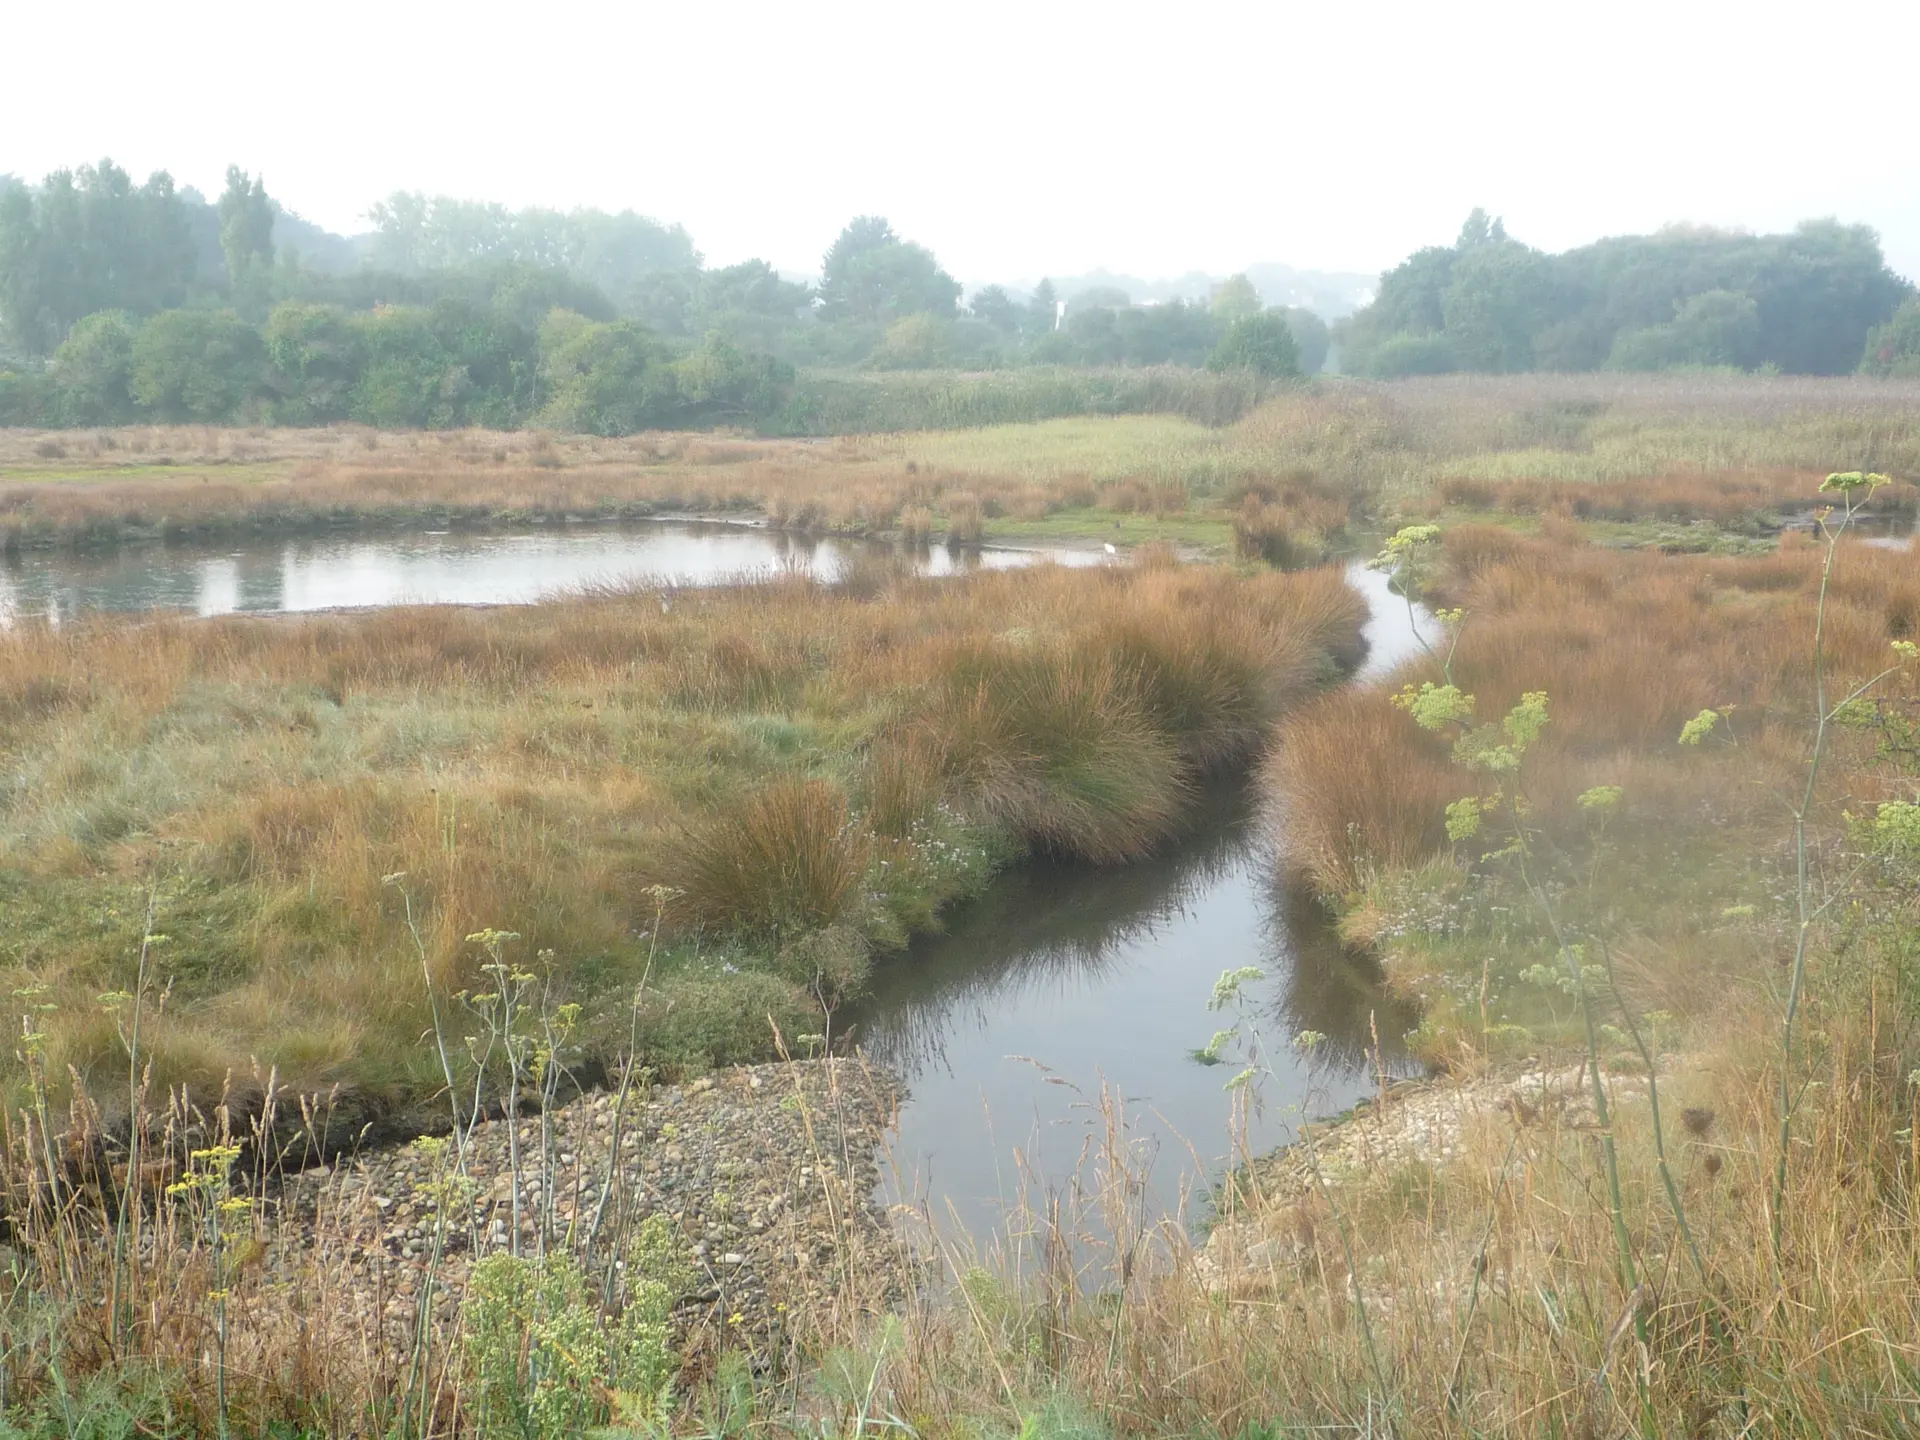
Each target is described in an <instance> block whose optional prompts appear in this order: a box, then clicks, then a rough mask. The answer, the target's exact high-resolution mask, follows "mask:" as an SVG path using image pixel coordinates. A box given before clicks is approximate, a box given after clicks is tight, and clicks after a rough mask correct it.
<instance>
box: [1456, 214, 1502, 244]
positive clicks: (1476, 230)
mask: <svg viewBox="0 0 1920 1440" xmlns="http://www.w3.org/2000/svg"><path fill="white" fill-rule="evenodd" d="M1506 238H1507V223H1506V221H1504V220H1502V219H1501V218H1500V217H1499V216H1497V215H1496V216H1494V217H1492V218H1491V219H1489V218H1488V216H1487V212H1486V211H1485V210H1482V209H1481V208H1480V207H1479V206H1478V205H1476V206H1474V207H1473V209H1472V211H1471V212H1469V214H1468V215H1467V218H1466V221H1465V223H1464V224H1462V225H1461V227H1460V238H1459V239H1457V240H1455V241H1454V242H1453V248H1454V249H1455V250H1472V249H1473V248H1475V247H1476V246H1479V245H1498V244H1501V243H1503V242H1504V241H1505V240H1506Z"/></svg>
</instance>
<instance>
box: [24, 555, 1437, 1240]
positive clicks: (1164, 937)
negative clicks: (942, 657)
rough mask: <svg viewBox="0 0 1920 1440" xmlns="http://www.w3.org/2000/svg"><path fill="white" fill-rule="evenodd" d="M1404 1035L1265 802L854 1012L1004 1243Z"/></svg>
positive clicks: (615, 567) (843, 562)
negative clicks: (1261, 1048)
mask: <svg viewBox="0 0 1920 1440" xmlns="http://www.w3.org/2000/svg"><path fill="white" fill-rule="evenodd" d="M891 551H892V547H889V546H875V545H867V544H863V543H861V542H849V541H836V540H817V541H816V540H804V539H799V538H796V537H792V536H787V535H782V534H778V533H774V532H770V531H766V530H762V529H758V528H755V527H749V526H738V525H717V524H702V523H696V522H685V523H682V522H653V523H647V524H641V525H629V526H618V527H604V528H590V527H574V528H552V527H549V528H547V529H543V530H540V531H534V532H524V533H506V534H502V533H486V534H462V533H452V534H449V533H444V532H439V533H431V532H429V533H414V534H407V535H399V536H392V535H383V536H377V537H356V538H326V539H298V540H288V541H280V542H265V541H262V542H257V543H249V544H243V545H239V546H217V547H216V546H198V547H195V546H165V547H161V546H140V547H133V548H129V549H126V550H121V551H116V552H109V553H105V554H97V555H75V554H70V553H47V554H29V555H25V556H11V557H8V556H0V624H4V623H7V622H9V621H10V620H15V619H18V618H20V617H27V616H44V617H47V618H50V619H52V620H54V621H56V622H58V621H61V620H65V619H69V618H71V617H73V616H75V615H78V614H79V613H81V612H84V611H88V610H111V611H144V610H153V609H179V610H186V611H189V612H192V613H197V614H200V615H218V614H226V613H231V612H236V611H245V612H271V611H306V610H319V609H330V608H335V607H353V606H381V605H393V604H400V603H422V602H425V603H463V604H513V603H525V602H530V601H533V600H536V599H538V598H540V597H542V596H547V595H553V594H557V593H564V592H567V591H570V590H578V589H581V588H583V587H589V586H593V585H603V584H612V585H626V586H632V585H661V586H670V585H710V584H718V583H724V582H728V581H738V580H742V579H751V578H753V577H755V576H759V577H765V576H767V575H769V574H773V573H777V572H781V571H791V570H795V569H798V570H802V571H805V572H806V573H809V574H813V575H816V576H819V577H821V578H826V579H830V578H833V577H834V576H836V575H839V574H841V573H843V571H844V570H845V567H846V566H847V564H848V563H849V562H850V561H851V560H852V559H854V558H855V557H856V556H858V555H861V554H863V553H890V552H891ZM913 554H914V559H915V564H916V565H917V567H918V568H919V569H921V570H922V571H923V572H925V573H929V574H945V573H951V572H953V571H955V570H959V569H965V568H976V567H981V566H987V567H1003V566H1010V565H1020V564H1027V563H1031V562H1033V561H1035V560H1040V559H1053V560H1057V561H1060V562H1062V563H1068V564H1097V563H1105V562H1106V561H1107V560H1108V556H1107V555H1106V554H1105V552H1104V551H1096V552H1091V553H1089V552H1087V551H1084V550H1058V551H1041V550H998V549H988V550H973V551H966V552H951V551H948V550H946V549H944V548H933V549H926V548H922V549H920V550H918V551H917V552H913ZM1348 573H1349V578H1350V579H1351V581H1352V583H1354V584H1355V585H1356V586H1357V587H1358V588H1360V589H1361V590H1362V592H1363V593H1365V594H1366V596H1367V599H1368V603H1369V606H1370V608H1371V612H1372V619H1371V620H1370V621H1369V623H1368V626H1367V639H1368V642H1369V651H1368V657H1367V661H1366V665H1365V668H1364V669H1363V671H1362V677H1361V678H1365V677H1366V676H1369V675H1374V674H1379V673H1383V672H1384V671H1386V670H1388V669H1390V668H1392V667H1393V666H1394V665H1396V664H1398V663H1399V662H1400V661H1401V660H1403V659H1405V658H1406V657H1407V656H1408V654H1409V653H1410V652H1411V651H1412V650H1413V649H1414V647H1415V645H1416V637H1415V632H1414V628H1413V623H1414V622H1413V621H1412V619H1411V617H1410V616H1409V613H1408V611H1407V608H1406V605H1405V603H1404V602H1403V601H1402V600H1400V599H1399V598H1398V597H1396V596H1394V595H1392V594H1391V593H1390V592H1389V591H1388V589H1387V586H1386V583H1385V581H1384V579H1383V578H1382V577H1381V576H1378V575H1375V574H1373V573H1371V572H1369V571H1367V570H1366V569H1365V568H1364V567H1361V566H1357V565H1356V566H1353V567H1351V568H1350V569H1349V572H1348ZM1248 965H1250V966H1254V967H1257V968H1258V969H1259V970H1260V971H1261V972H1262V978H1261V979H1260V980H1258V981H1256V982H1254V983H1253V984H1252V985H1251V986H1250V987H1249V988H1248V990H1247V992H1246V995H1247V1010H1248V1013H1249V1014H1250V1016H1251V1017H1252V1018H1253V1019H1255V1020H1256V1021H1257V1023H1258V1025H1259V1026H1260V1028H1261V1030H1262V1032H1263V1034H1264V1038H1265V1040H1266V1041H1267V1042H1268V1044H1267V1056H1266V1058H1267V1062H1268V1064H1269V1065H1270V1066H1271V1069H1272V1072H1273V1075H1272V1078H1271V1079H1270V1080H1269V1081H1268V1082H1267V1083H1266V1084H1265V1085H1264V1086H1263V1087H1262V1090H1261V1093H1260V1096H1259V1100H1260V1103H1259V1105H1258V1106H1257V1107H1256V1106H1250V1105H1247V1104H1246V1103H1244V1102H1245V1100H1246V1099H1247V1098H1249V1097H1247V1096H1246V1095H1245V1094H1243V1096H1242V1100H1241V1103H1240V1104H1239V1105H1236V1103H1235V1100H1234V1097H1232V1096H1230V1095H1229V1094H1228V1093H1226V1091H1225V1090H1224V1089H1223V1082H1224V1081H1225V1080H1226V1079H1227V1078H1228V1077H1230V1076H1231V1075H1232V1074H1233V1073H1234V1070H1233V1069H1232V1068H1228V1067H1224V1066H1208V1065H1203V1064H1201V1063H1200V1062H1199V1061H1197V1060H1196V1059H1195V1058H1194V1056H1193V1052H1194V1050H1195V1049H1196V1048H1197V1047H1200V1046H1203V1045H1205V1044H1206V1042H1207V1039H1208V1037H1209V1035H1210V1034H1211V1033H1212V1032H1213V1030H1214V1029H1215V1028H1216V1027H1217V1026H1218V1025H1219V1024H1220V1023H1222V1021H1221V1017H1220V1016H1218V1015H1216V1014H1214V1013H1211V1012H1210V1011H1209V1008H1208V999H1209V996H1210V994H1211V992H1212V989H1213V985H1214V982H1215V980H1216V979H1217V978H1218V977H1219V975H1220V974H1221V972H1222V971H1224V970H1228V969H1232V968H1235V967H1239V966H1248ZM1407 1022H1408V1017H1406V1016H1404V1015H1401V1014H1398V1013H1395V1012H1393V1011H1392V1009H1391V1007H1389V1006H1388V1005H1386V1004H1385V1003H1384V1002H1383V1001H1382V1000H1381V998H1380V997H1379V996H1378V995H1377V994H1376V992H1375V990H1374V988H1373V986H1372V985H1371V983H1370V980H1369V977H1368V976H1367V975H1366V974H1365V973H1364V972H1363V971H1362V970H1360V969H1359V968H1357V967H1356V966H1355V965H1354V964H1353V962H1352V961H1350V960H1349V958H1348V957H1347V956H1346V955H1344V953H1343V952H1342V951H1341V949H1340V947H1339V945H1338V944H1337V943H1335V942H1334V941H1333V939H1332V937H1331V936H1330V935H1329V934H1328V932H1327V929H1326V925H1325V921H1324V919H1323V918H1322V917H1321V916H1320V914H1319V912H1318V911H1317V909H1316V908H1315V907H1314V906H1313V905H1311V904H1310V903H1306V902H1303V901H1301V900H1299V899H1298V898H1297V897H1290V896H1289V895H1288V894H1287V893H1286V891H1285V889H1284V887H1282V886H1281V885H1280V884H1279V883H1278V881H1277V877H1276V870H1275V866H1274V863H1273V857H1272V848H1271V836H1270V834H1269V829H1268V826H1267V825H1266V824H1265V823H1264V822H1263V820H1262V817H1261V816H1260V815H1259V814H1258V813H1257V811H1256V809H1255V807H1254V804H1253V801H1252V799H1251V797H1250V795H1249V794H1248V792H1247V790H1246V789H1245V788H1244V787H1233V788H1230V789H1226V790H1222V791H1220V792H1219V793H1216V794H1214V795H1212V796H1211V797H1209V801H1208V803H1207V805H1206V806H1205V807H1204V808H1203V813H1202V814H1201V815H1200V816H1199V817H1198V819H1197V820H1196V823H1195V824H1194V826H1193V829H1192V831H1191V833H1190V834H1189V835H1188V836H1187V837H1186V838H1185V839H1184V840H1182V841H1181V842H1180V843H1179V844H1177V845H1175V846H1173V847H1171V848H1170V849H1169V850H1168V851H1167V852H1166V853H1164V854H1162V855H1160V856H1158V857H1156V858H1154V859H1152V860H1150V861H1147V862H1145V863H1142V864H1138V865H1132V866H1125V867H1119V868H1109V869H1099V868H1094V867H1090V866H1063V865H1034V866H1028V867H1023V868H1021V869H1018V870H1016V871H1014V872H1012V873H1010V874H1008V875H1005V876H1003V877H1001V878H1000V879H999V880H997V881H996V882H995V883H994V884H993V885H992V886H991V888H990V889H989V890H988V892H987V893H986V894H985V895H984V896H982V897H981V898H980V899H978V900H977V901H975V902H973V903H972V904H970V905H968V906H967V907H965V909H964V910H962V911H961V912H960V913H958V914H955V915H954V916H952V917H951V923H950V924H949V925H948V927H947V929H946V931H945V933H943V934H941V935H939V936H936V937H932V938H929V939H927V940H925V941H923V942H921V943H919V944H917V945H915V946H914V947H913V948H912V949H911V950H910V951H909V952H908V953H907V954H905V955H902V956H899V957H895V958H893V959H891V960H889V961H887V962H886V963H884V964H883V965H882V966H881V967H880V968H879V971H878V973H877V975H876V976H875V983H874V986H873V989H872V991H871V993H870V994H869V995H868V996H867V997H866V998H865V999H864V1000H863V1002H862V1003H861V1004H860V1005H859V1007H858V1008H857V1010H855V1011H853V1012H851V1013H847V1014H843V1015H842V1016H839V1017H837V1018H836V1024H837V1025H839V1026H840V1027H841V1029H842V1031H843V1032H845V1031H847V1030H849V1029H851V1031H852V1032H853V1033H854V1034H856V1036H857V1037H858V1038H859V1039H860V1040H861V1041H862V1042H863V1043H864V1044H865V1046H866V1047H867V1049H868V1051H869V1052H870V1053H871V1054H872V1055H873V1056H874V1057H875V1058H877V1059H879V1060H881V1061H882V1062H884V1063H886V1064H887V1065H889V1066H890V1067H892V1068H893V1069H895V1070H896V1071H897V1072H898V1073H899V1074H901V1075H902V1076H903V1077H904V1078H905V1080H906V1081H907V1083H908V1086H909V1087H910V1093H909V1098H908V1099H907V1100H906V1102H905V1103H904V1105H903V1106H902V1108H901V1111H900V1114H899V1121H898V1127H897V1131H896V1133H895V1136H894V1140H893V1146H892V1167H891V1174H892V1178H891V1180H890V1181H889V1182H888V1183H889V1190H890V1195H889V1198H890V1199H891V1200H893V1201H894V1202H896V1203H898V1204H900V1205H902V1206H904V1207H907V1208H909V1209H911V1210H914V1211H918V1212H919V1213H921V1214H923V1215H925V1216H927V1217H929V1218H931V1219H933V1220H935V1221H936V1222H937V1223H939V1224H940V1225H941V1227H942V1229H943V1230H944V1231H946V1232H947V1233H949V1234H955V1233H957V1234H960V1235H962V1236H967V1237H972V1238H974V1239H976V1240H983V1239H985V1238H986V1237H988V1236H993V1235H1003V1234H1006V1233H1009V1226H1008V1224H1007V1221H1008V1217H1009V1214H1010V1213H1013V1214H1017V1213H1018V1211H1019V1209H1020V1207H1022V1206H1026V1207H1035V1206H1039V1207H1047V1206H1053V1205H1059V1206H1061V1207H1063V1208H1065V1209H1067V1210H1072V1209H1073V1208H1074V1207H1075V1206H1076V1205H1078V1204H1079V1203H1081V1197H1084V1196H1086V1195H1088V1194H1090V1193H1091V1192H1093V1191H1095V1190H1097V1189H1098V1187H1099V1185H1100V1184H1101V1182H1102V1175H1103V1173H1107V1172H1110V1170H1111V1168H1112V1165H1113V1164H1114V1162H1115V1161H1116V1159H1118V1160H1119V1161H1120V1162H1121V1163H1123V1164H1124V1166H1125V1168H1126V1169H1127V1171H1128V1172H1129V1174H1130V1176H1131V1177H1132V1181H1133V1183H1134V1184H1135V1186H1136V1190H1137V1192H1138V1193H1143V1194H1144V1198H1145V1199H1146V1201H1147V1207H1146V1208H1147V1210H1148V1211H1149V1212H1159V1213H1164V1214H1178V1213H1180V1212H1181V1211H1182V1209H1183V1207H1185V1206H1187V1205H1188V1204H1189V1203H1190V1201H1191V1200H1192V1199H1193V1197H1194V1194H1195V1192H1196V1191H1197V1190H1200V1189H1202V1188H1204V1187H1205V1186H1207V1185H1208V1184H1210V1183H1211V1182H1212V1181H1214V1180H1216V1179H1217V1178H1218V1177H1219V1176H1220V1175H1221V1173H1222V1172H1223V1171H1224V1169H1225V1168H1226V1167H1227V1166H1228V1165H1229V1164H1231V1163H1232V1162H1233V1161H1234V1160H1235V1159H1236V1158H1238V1157H1239V1156H1240V1155H1241V1154H1242V1153H1259V1152H1261V1151H1264V1150H1267V1149H1271V1148H1272V1147H1273V1146H1274V1145H1276V1144H1279V1143H1281V1142H1282V1141H1283V1140H1284V1139H1286V1138H1287V1135H1288V1132H1289V1127H1290V1126H1291V1125H1292V1124H1293V1123H1295V1122H1297V1120H1298V1119H1299V1117H1300V1116H1301V1114H1303V1113H1305V1114H1315V1115H1318V1114H1326V1113H1329V1112H1332V1111H1336V1110H1339V1109H1342V1108H1344V1107H1346V1106H1347V1105H1349V1104H1351V1103H1352V1102H1353V1101H1354V1100H1355V1099H1356V1098H1358V1097H1359V1096H1360V1095H1362V1094H1365V1093H1367V1092H1368V1091H1369V1090H1370V1089H1371V1088H1372V1086H1373V1084H1374V1083H1375V1077H1374V1074H1373V1070H1372V1065H1373V1056H1372V1054H1371V1053H1370V1047H1371V1046H1372V1044H1373V1039H1372V1037H1373V1036H1374V1035H1375V1034H1376V1033H1377V1035H1378V1038H1379V1042H1380V1046H1381V1051H1382V1052H1383V1053H1382V1056H1381V1058H1382V1059H1383V1060H1384V1062H1385V1063H1386V1064H1387V1066H1388V1067H1389V1068H1391V1067H1392V1066H1394V1064H1395V1063H1396V1061H1395V1050H1396V1041H1397V1039H1398V1037H1399V1036H1400V1035H1401V1034H1402V1033H1403V1032H1404V1030H1405V1028H1406V1024H1407ZM1302 1031H1313V1032H1317V1033H1318V1034H1320V1035H1322V1036H1324V1037H1326V1038H1325V1040H1324V1041H1323V1042H1322V1043H1320V1044H1318V1045H1316V1046H1313V1047H1312V1048H1311V1049H1309V1050H1305V1051H1302V1050H1300V1049H1297V1048H1295V1047H1293V1046H1291V1045H1290V1044H1289V1042H1290V1040H1291V1039H1292V1037H1294V1036H1296V1035H1298V1034H1299V1033H1300V1032H1302ZM1236 1111H1238V1113H1237V1114H1236ZM1012 1229H1013V1231H1014V1232H1015V1233H1017V1230H1018V1227H1017V1225H1016V1226H1014V1227H1012Z"/></svg>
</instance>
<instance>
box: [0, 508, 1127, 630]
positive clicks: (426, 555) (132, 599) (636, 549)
mask: <svg viewBox="0 0 1920 1440" xmlns="http://www.w3.org/2000/svg"><path fill="white" fill-rule="evenodd" d="M894 553H897V552H896V551H895V549H894V547H892V546H890V545H886V544H883V543H878V542H866V541H859V540H830V539H815V538H811V537H806V536H794V535H785V534H780V533H778V532H774V531H768V530H763V529H759V528H756V527H752V526H745V525H716V524H698V523H693V522H678V521H673V522H668V521H659V522H650V523H645V524H639V525H623V526H592V527H586V526H582V527H578V528H571V529H563V530H554V529H547V530H542V531H538V532H534V533H505V534H503V533H487V534H450V533H447V532H444V531H439V532H432V531H429V532H416V533H410V534H404V535H381V536H377V537H365V536H362V537H354V538H330V539H298V540H288V541H260V542H257V543H250V544H244V545H241V546H238V547H233V546H220V547H211V546H189V545H165V546H159V545H145V546H135V547H129V548H126V549H122V550H116V551H109V552H106V553H100V554H71V553H66V552H49V553H39V552H35V553H27V554H21V555H17V556H0V623H5V622H6V621H8V620H11V619H13V618H15V617H19V616H42V617H46V618H48V619H52V620H55V621H58V620H60V619H63V618H69V617H71V616H73V615H76V614H78V613H80V612H81V611H84V610H123V611H125V610H161V609H165V610H185V611H189V612H191V613H194V614H198V615H225V614H230V613H232V612H234V611H285V610H327V609H334V608H338V607H349V606H377V605H398V604H431V605H476V604H492V605H515V604H526V603H528V602H531V601H534V600H537V599H539V598H541V597H542V596H545V595H551V594H553V593H554V592H556V591H563V590H570V589H578V588H580V587H583V586H590V585H635V584H641V585H645V584H660V585H713V584H718V583H720V582H723V581H728V580H737V579H741V578H743V577H746V578H751V577H754V576H764V575H768V574H772V573H775V572H777V571H799V572H802V573H805V574H809V575H813V576H815V577H817V578H819V579H823V580H830V579H833V578H835V577H836V576H838V575H840V574H841V573H842V572H843V571H844V570H845V568H846V566H847V564H848V563H849V562H850V561H851V560H853V559H855V558H856V557H859V556H862V555H891V554H894ZM908 553H910V555H911V558H912V559H913V563H914V564H915V566H916V568H918V569H919V570H920V571H921V572H922V573H924V574H929V575H945V574H950V573H952V572H954V571H956V570H963V569H978V568H986V569H1003V568H1007V567H1011V566H1015V565H1024V564H1028V563H1030V562H1032V561H1034V560H1036V559H1042V558H1045V559H1051V560H1057V561H1059V562H1061V563H1063V564H1070V565H1075V564H1078V565H1085V564H1096V563H1099V562H1101V561H1103V560H1104V559H1105V558H1106V556H1105V555H1104V554H1103V553H1101V552H1087V551H1079V550H1048V551H1035V550H1002V549H989V550H980V549H972V550H962V551H953V550H949V549H947V548H945V547H944V546H935V547H930V548H929V547H921V548H919V549H918V550H915V551H912V552H908Z"/></svg>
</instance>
